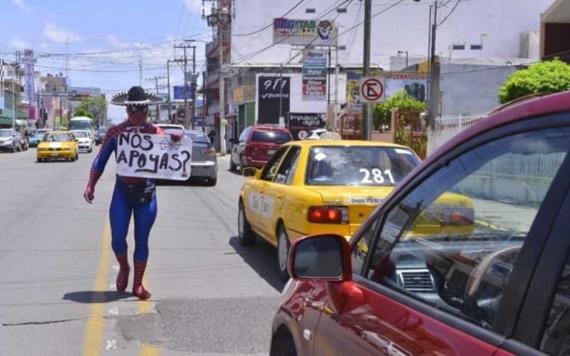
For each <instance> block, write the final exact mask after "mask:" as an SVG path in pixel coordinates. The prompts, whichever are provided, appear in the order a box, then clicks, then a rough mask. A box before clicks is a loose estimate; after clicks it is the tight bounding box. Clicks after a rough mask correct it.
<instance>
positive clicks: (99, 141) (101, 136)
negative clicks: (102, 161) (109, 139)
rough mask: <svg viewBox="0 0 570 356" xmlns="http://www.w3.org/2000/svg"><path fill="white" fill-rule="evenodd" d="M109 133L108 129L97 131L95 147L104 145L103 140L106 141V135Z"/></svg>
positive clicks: (102, 128)
mask: <svg viewBox="0 0 570 356" xmlns="http://www.w3.org/2000/svg"><path fill="white" fill-rule="evenodd" d="M106 133H107V129H106V128H104V127H101V128H99V129H98V130H97V132H96V133H95V139H94V141H95V145H100V144H102V143H103V140H104V139H105V134H106Z"/></svg>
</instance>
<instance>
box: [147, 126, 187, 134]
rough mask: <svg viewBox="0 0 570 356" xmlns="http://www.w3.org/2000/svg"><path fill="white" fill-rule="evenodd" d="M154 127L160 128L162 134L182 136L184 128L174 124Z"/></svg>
mask: <svg viewBox="0 0 570 356" xmlns="http://www.w3.org/2000/svg"><path fill="white" fill-rule="evenodd" d="M154 126H156V127H160V128H161V129H162V130H163V131H164V133H167V134H169V135H180V136H182V135H184V131H185V130H184V126H182V125H176V124H156V125H154Z"/></svg>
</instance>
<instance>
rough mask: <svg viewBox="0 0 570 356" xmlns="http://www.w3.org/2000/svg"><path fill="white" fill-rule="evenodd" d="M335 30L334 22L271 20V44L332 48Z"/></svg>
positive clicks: (334, 43) (335, 34) (335, 36)
mask: <svg viewBox="0 0 570 356" xmlns="http://www.w3.org/2000/svg"><path fill="white" fill-rule="evenodd" d="M336 39H337V30H336V26H335V23H334V21H329V20H319V21H315V20H301V19H286V18H275V19H273V43H274V44H291V45H297V46H306V45H313V46H334V45H336V42H337V41H336Z"/></svg>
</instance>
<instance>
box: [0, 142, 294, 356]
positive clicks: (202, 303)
mask: <svg viewBox="0 0 570 356" xmlns="http://www.w3.org/2000/svg"><path fill="white" fill-rule="evenodd" d="M96 152H98V148H96V149H95V150H94V152H93V153H92V154H81V155H80V157H79V160H78V161H77V162H73V163H71V162H50V163H35V150H34V149H30V150H29V151H27V152H21V153H16V154H4V153H2V154H0V197H1V198H0V201H1V204H0V270H1V271H4V273H2V275H1V276H0V290H1V293H0V355H81V354H84V355H99V354H101V355H137V354H139V355H258V354H259V355H266V354H267V353H268V350H269V342H270V335H271V320H272V317H273V314H274V312H275V308H276V306H277V302H278V298H279V292H280V291H281V289H282V288H283V283H282V282H280V280H279V278H278V275H277V268H276V267H275V251H274V249H273V248H271V247H270V246H269V245H268V244H266V243H264V242H261V241H259V240H258V243H257V244H256V245H255V247H253V248H244V247H241V246H239V244H238V242H237V237H236V235H237V226H236V215H237V200H238V194H239V189H240V187H241V184H242V180H243V178H242V177H241V176H238V175H235V174H233V173H231V172H229V171H228V165H229V162H228V158H226V157H220V158H219V160H218V162H219V172H218V185H217V186H216V187H214V188H208V187H204V186H198V185H193V186H181V185H176V186H170V185H168V186H166V185H161V186H159V187H158V205H159V213H158V218H157V221H156V223H155V226H154V229H153V232H152V234H151V238H150V259H149V266H148V268H147V270H148V273H147V274H146V276H145V279H146V281H145V282H146V286H147V287H148V289H149V290H150V291H151V292H152V299H151V300H150V301H148V302H143V301H137V300H136V298H134V297H133V296H132V295H131V294H130V293H118V292H115V286H114V284H115V277H116V273H117V271H118V265H117V262H116V261H115V258H114V255H113V253H112V251H111V246H110V239H111V237H110V229H109V219H108V207H109V203H110V199H111V194H112V189H113V184H114V166H113V164H109V165H108V166H107V169H106V172H105V174H104V175H103V177H102V178H101V180H100V182H99V184H98V185H97V189H96V191H95V201H94V203H93V205H89V204H87V203H86V202H85V200H84V199H83V190H84V188H85V184H86V181H87V178H88V174H89V167H90V164H91V162H92V160H93V158H94V157H95V154H96ZM131 226H132V222H131ZM128 241H129V254H131V253H132V248H133V245H134V241H133V237H132V228H131V229H130V231H129V238H128ZM129 258H130V259H131V261H132V256H129ZM131 273H132V272H131ZM131 281H132V275H131ZM127 291H130V285H129V288H128V289H127Z"/></svg>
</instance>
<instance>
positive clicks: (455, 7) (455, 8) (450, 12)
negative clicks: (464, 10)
mask: <svg viewBox="0 0 570 356" xmlns="http://www.w3.org/2000/svg"><path fill="white" fill-rule="evenodd" d="M448 3H449V2H448ZM460 3H461V0H457V2H456V3H455V5H454V6H453V8H452V9H451V10H450V11H449V13H448V14H447V16H445V17H444V18H443V20H441V22H440V23H439V24H437V25H438V26H441V25H443V23H444V22H445V21H447V19H448V18H449V17H450V16H451V15H452V14H453V13H454V12H455V10H457V7H458V6H459V4H460Z"/></svg>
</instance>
